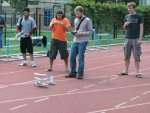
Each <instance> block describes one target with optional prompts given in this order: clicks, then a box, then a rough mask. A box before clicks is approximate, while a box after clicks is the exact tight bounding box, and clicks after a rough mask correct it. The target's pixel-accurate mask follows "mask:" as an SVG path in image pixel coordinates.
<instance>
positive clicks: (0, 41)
mask: <svg viewBox="0 0 150 113" xmlns="http://www.w3.org/2000/svg"><path fill="white" fill-rule="evenodd" d="M2 34H3V33H2V32H1V31H0V48H2V47H3V42H2V38H3V36H2Z"/></svg>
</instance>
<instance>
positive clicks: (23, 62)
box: [19, 60, 28, 66]
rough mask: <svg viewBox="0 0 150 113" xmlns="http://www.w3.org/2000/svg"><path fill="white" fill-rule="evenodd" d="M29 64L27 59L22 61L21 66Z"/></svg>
mask: <svg viewBox="0 0 150 113" xmlns="http://www.w3.org/2000/svg"><path fill="white" fill-rule="evenodd" d="M27 65H28V62H27V61H26V60H24V61H22V62H21V63H20V64H19V66H27Z"/></svg>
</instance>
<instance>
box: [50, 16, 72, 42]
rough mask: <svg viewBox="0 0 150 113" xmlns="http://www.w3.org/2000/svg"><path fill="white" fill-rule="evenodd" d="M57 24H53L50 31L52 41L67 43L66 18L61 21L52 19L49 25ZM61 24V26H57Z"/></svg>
mask: <svg viewBox="0 0 150 113" xmlns="http://www.w3.org/2000/svg"><path fill="white" fill-rule="evenodd" d="M55 22H56V23H58V24H54V25H53V26H52V28H51V30H52V39H56V40H60V41H67V31H66V28H68V27H70V26H71V24H70V21H69V20H68V19H67V18H64V19H62V20H59V19H56V18H53V19H52V21H51V23H50V24H52V23H55ZM59 23H63V25H61V24H59Z"/></svg>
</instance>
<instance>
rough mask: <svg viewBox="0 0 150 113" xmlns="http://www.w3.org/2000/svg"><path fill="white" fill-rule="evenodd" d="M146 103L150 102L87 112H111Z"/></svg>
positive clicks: (149, 103)
mask: <svg viewBox="0 0 150 113" xmlns="http://www.w3.org/2000/svg"><path fill="white" fill-rule="evenodd" d="M145 105H150V102H145V103H139V104H133V105H127V106H122V107H119V108H118V107H116V108H114V107H113V108H108V109H102V110H96V111H91V112H87V113H101V112H109V111H115V110H122V109H130V108H135V107H140V106H145Z"/></svg>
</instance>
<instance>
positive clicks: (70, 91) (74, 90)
mask: <svg viewBox="0 0 150 113" xmlns="http://www.w3.org/2000/svg"><path fill="white" fill-rule="evenodd" d="M79 90H80V89H73V90H69V91H67V93H73V92H76V91H79Z"/></svg>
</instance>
